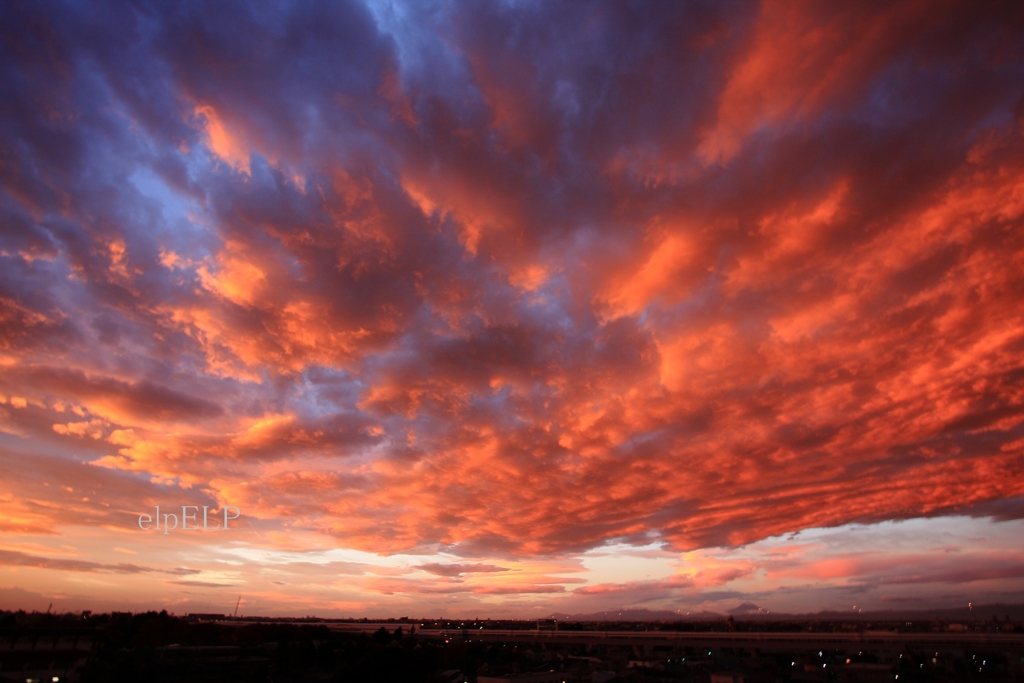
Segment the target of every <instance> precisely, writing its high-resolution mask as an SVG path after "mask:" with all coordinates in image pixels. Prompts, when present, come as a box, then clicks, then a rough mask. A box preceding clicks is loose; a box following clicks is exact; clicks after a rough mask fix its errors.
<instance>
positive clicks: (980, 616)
mask: <svg viewBox="0 0 1024 683" xmlns="http://www.w3.org/2000/svg"><path fill="white" fill-rule="evenodd" d="M729 615H732V616H733V618H735V619H744V620H748V621H749V620H757V621H788V620H791V619H792V620H801V621H806V620H809V619H827V620H837V621H838V620H842V621H853V620H856V621H900V620H907V621H922V620H929V621H930V620H935V619H938V620H951V621H970V620H977V621H991V620H992V618H993V617H995V618H996V619H998V620H1003V619H1006V618H1007V617H1009V618H1010V619H1012V620H1014V621H1024V604H1009V605H1008V604H1003V603H995V604H991V605H974V609H973V610H970V609H968V608H967V607H949V608H940V609H925V610H922V609H912V608H896V609H891V610H873V611H870V612H853V611H849V610H823V611H821V612H806V613H787V612H776V611H774V610H772V611H771V612H769V611H768V610H766V609H764V608H762V607H759V606H758V605H755V604H754V603H751V602H745V603H743V604H741V605H738V606H736V607H734V608H733V609H730V610H728V614H719V613H717V612H707V611H702V612H690V613H687V612H686V611H685V610H680V611H678V612H674V611H671V610H649V609H637V608H623V609H618V610H608V611H607V612H593V613H590V614H565V613H562V612H556V613H554V614H552V615H551V616H550V617H549V618H550V619H557V620H559V621H715V620H724V619H726V618H727V617H728V616H729Z"/></svg>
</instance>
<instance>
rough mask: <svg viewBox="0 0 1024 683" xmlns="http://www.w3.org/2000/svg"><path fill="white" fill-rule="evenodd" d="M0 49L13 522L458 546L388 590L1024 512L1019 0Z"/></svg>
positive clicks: (6, 423) (520, 11)
mask: <svg viewBox="0 0 1024 683" xmlns="http://www.w3.org/2000/svg"><path fill="white" fill-rule="evenodd" d="M0 27H2V28H0V69H2V70H0V82H2V83H3V90H4V92H5V93H7V94H6V95H5V97H4V98H3V102H2V103H0V226H2V227H0V367H2V372H0V430H2V433H0V449H2V453H3V459H2V461H0V467H3V468H4V470H5V471H6V472H7V473H8V474H9V476H5V477H3V478H2V481H3V483H2V484H0V486H3V487H5V488H6V490H3V491H0V495H2V496H4V500H6V501H8V502H10V506H9V508H5V509H9V510H10V511H11V513H10V514H9V515H5V518H4V519H3V520H0V524H2V527H0V531H2V532H3V533H5V534H9V535H11V537H13V538H22V537H25V536H28V535H31V536H33V537H36V536H39V537H43V536H46V535H52V534H59V533H61V531H60V530H61V529H62V528H66V527H67V526H68V525H70V524H76V523H80V524H85V525H94V526H97V527H102V528H105V529H109V530H110V531H109V532H110V533H111V534H123V533H127V530H129V529H131V528H132V526H133V525H134V524H135V519H136V516H137V514H138V512H140V511H143V510H146V509H148V508H149V507H151V506H152V505H154V504H158V503H160V502H161V501H162V500H167V501H169V502H172V503H173V504H177V505H181V504H183V503H187V504H198V505H210V506H217V505H224V504H230V505H237V506H240V507H241V508H242V509H244V510H245V512H246V516H247V518H248V519H250V520H251V526H249V527H246V529H247V531H245V533H251V534H259V533H266V534H271V533H275V534H278V535H277V536H275V537H274V538H277V539H278V540H276V541H274V543H277V544H280V545H281V547H284V546H287V545H288V541H287V540H286V539H287V538H288V536H289V535H290V534H291V535H295V534H297V533H299V532H300V531H302V532H306V531H308V532H310V533H312V534H313V535H314V536H319V537H322V538H323V539H325V542H327V543H329V544H332V545H337V546H339V547H342V548H349V549H354V550H359V551H365V552H368V553H374V554H380V555H389V554H395V553H414V554H416V553H418V554H430V553H440V552H443V553H448V554H450V555H451V556H452V557H462V558H466V561H464V562H451V563H449V564H447V565H442V564H439V563H438V562H436V561H433V560H431V561H428V562H421V563H420V569H421V570H422V572H425V574H418V575H416V577H415V578H413V579H409V578H408V577H404V578H403V577H399V576H392V577H379V578H378V579H375V580H376V581H379V582H380V585H381V586H383V587H384V588H386V590H387V591H391V592H394V591H408V592H417V591H425V592H428V593H429V592H434V591H436V590H441V589H443V588H444V586H445V585H446V584H444V582H448V583H449V584H452V585H453V586H454V585H455V584H458V585H460V586H462V587H463V589H466V590H472V591H473V592H476V593H486V592H490V593H501V592H502V591H508V592H516V591H519V592H524V593H544V592H548V591H555V590H558V591H562V590H566V588H565V586H566V585H568V584H565V583H561V584H557V583H546V582H545V580H544V573H543V572H538V573H536V574H531V575H530V576H529V577H528V578H527V579H522V577H518V578H516V577H513V576H512V575H513V574H515V572H512V573H511V574H510V573H509V571H510V567H511V565H510V563H515V562H520V561H528V560H530V558H533V559H537V558H548V559H551V558H556V559H558V561H562V560H566V558H570V557H579V556H581V554H582V553H585V552H587V551H589V550H593V549H597V548H601V547H604V546H606V545H607V544H609V543H626V544H632V545H636V546H644V545H647V544H650V543H661V544H663V545H664V547H665V548H667V549H668V550H670V551H672V552H674V553H685V552H688V551H697V550H699V549H701V548H710V547H733V546H739V545H743V544H748V543H752V542H756V541H759V540H761V539H766V538H768V537H773V536H778V535H782V534H786V533H791V532H797V531H800V530H801V529H808V528H818V527H834V526H840V525H844V524H849V523H853V522H861V523H874V522H880V521H883V520H899V519H910V518H916V517H922V516H936V515H941V514H950V513H954V512H962V513H967V514H975V515H979V516H989V515H993V516H995V517H997V518H999V519H1016V518H1020V517H1021V515H1022V508H1021V506H1020V503H1019V500H1020V499H1019V498H1018V497H1019V496H1021V495H1024V390H1022V389H1021V387H1022V386H1024V385H1022V382H1021V379H1022V377H1024V365H1022V363H1021V360H1020V359H1021V358H1022V357H1024V353H1022V352H1024V308H1022V306H1021V292H1024V276H1022V275H1021V274H1022V273H1024V230H1022V221H1024V90H1022V89H1021V87H1020V86H1019V85H1018V84H1020V83H1022V82H1024V67H1022V66H1021V65H1022V64H1024V41H1022V39H1021V36H1022V35H1024V12H1022V11H1021V8H1020V7H1018V6H1017V5H1016V4H1014V3H1009V2H1007V3H985V4H984V5H979V4H978V3H957V2H946V3H939V4H936V3H934V2H916V1H904V2H898V3H883V4H879V5H871V4H865V5H860V6H841V7H840V6H836V7H832V6H821V5H818V4H814V3H805V2H774V1H770V0H765V1H764V2H761V3H754V2H737V3H718V4H710V5H709V4H700V3H679V4H678V5H674V6H673V7H671V8H669V7H666V6H665V5H664V4H661V3H639V4H637V3H631V4H627V3H621V2H612V1H607V2H592V3H587V4H585V5H578V4H572V3H567V4H558V3H555V4H552V3H532V4H531V3H510V4H505V3H485V4H479V3H461V2H432V3H408V4H403V3H397V2H372V3H368V4H365V5H364V4H361V3H359V2H345V3H332V4H331V5H330V6H329V7H328V6H323V7H321V6H316V7H314V6H312V5H307V4H303V3H294V4H287V3H286V4H283V5H277V6H275V7H274V8H267V9H260V10H257V9H254V8H253V7H251V6H250V5H249V4H246V3H217V4H215V5H210V4H201V3H178V4H176V5H174V6H166V5H165V4H162V3H123V2H116V1H111V2H105V3H100V4H98V5H91V6H90V7H88V8H85V7H81V6H78V5H75V4H73V3H61V2H52V3H31V4H29V3H7V4H6V5H4V6H3V7H2V8H0ZM68 489H70V491H68ZM89 491H91V492H92V493H89ZM99 491H101V492H102V493H96V492H99ZM83 492H85V493H84V494H83ZM80 494H82V495H80ZM172 499H173V500H172ZM133 515H134V516H133ZM268 538H269V537H268ZM19 552H20V551H19ZM12 557H14V556H12ZM18 557H20V556H18ZM431 557H433V555H431ZM559 558H560V559H559ZM544 561H547V560H544ZM552 561H554V560H552ZM566 561H567V560H566ZM19 562H22V561H21V560H19ZM22 564H24V563H22ZM86 564H88V563H86ZM35 566H42V565H39V564H36V565H35ZM47 566H49V567H51V568H58V566H57V565H53V564H50V565H47ZM62 566H63V565H62ZM89 566H90V567H93V565H91V564H90V565H89ZM114 566H115V565H110V566H108V565H107V564H104V565H102V567H101V566H100V565H99V564H96V565H95V567H93V569H83V571H121V570H118V569H115V568H111V567H114ZM132 566H134V565H132ZM147 566H148V564H147ZM167 566H168V567H169V566H170V565H167ZM175 566H177V565H175ZM858 566H859V565H858ZM82 567H86V565H85V564H83V565H82ZM991 567H992V571H995V572H997V573H999V572H1002V573H1001V574H999V576H1003V577H1013V578H1016V579H1017V580H1018V581H1019V579H1020V577H1021V576H1022V575H1021V573H1020V572H1019V571H1018V569H1019V567H1020V563H1019V558H1016V556H1014V557H1009V556H1007V557H1006V558H1001V559H999V561H998V562H993V563H992V564H991ZM1000 567H1002V569H1000ZM66 569H68V571H73V569H72V568H71V566H70V565H68V566H67V567H66ZM137 570H138V571H148V570H144V569H142V568H137ZM812 570H813V571H817V570H816V569H814V567H813V566H811V567H809V568H808V569H807V571H812ZM861 570H863V567H861V568H860V569H857V571H861ZM709 571H710V570H709ZM723 571H725V570H723ZM728 571H733V570H732V569H730V570H728ZM851 571H852V570H851ZM864 571H866V570H864ZM872 571H873V570H872ZM879 571H881V570H879ZM929 571H934V572H937V574H936V576H938V575H939V574H942V575H943V576H947V577H948V578H947V580H948V581H951V582H956V580H957V579H956V577H957V576H960V575H961V574H960V573H958V572H962V571H963V569H962V568H961V567H959V566H953V565H950V566H948V567H946V566H945V565H943V566H937V567H934V568H933V569H930V570H929ZM943 572H945V573H943ZM727 573H728V572H727ZM740 575H741V574H737V575H736V576H737V577H738V576H740ZM708 576H710V574H709V575H708ZM716 576H717V575H716ZM723 576H724V575H723ZM427 577H434V578H432V579H429V580H427ZM466 577H473V578H472V580H469V579H467V578H466ZM481 577H482V578H481ZM510 577H512V578H510ZM513 579H514V580H513ZM521 579H522V580H521ZM672 580H673V581H677V582H680V581H684V580H683V579H679V578H676V579H672ZM700 580H701V579H699V578H696V577H690V578H687V579H685V581H684V583H685V582H691V583H692V582H697V584H699V583H700ZM439 581H440V582H441V583H438V582H439ZM894 581H895V579H894ZM185 583H188V582H187V581H186V582H185ZM212 583H216V581H213V582H212ZM616 585H619V584H616ZM625 585H626V584H622V586H625ZM678 585H680V586H682V585H683V584H682V583H679V584H678ZM516 586H518V587H519V588H516ZM569 587H570V588H571V585H570V586H569ZM668 588H671V586H669V587H668ZM453 590H454V589H453ZM460 590H461V589H460ZM580 590H584V589H580ZM585 590H587V591H590V592H591V593H594V592H599V591H601V590H604V589H602V588H600V586H599V585H597V584H595V585H594V586H590V587H588V588H586V589H585ZM615 590H620V588H615ZM622 590H625V589H622ZM668 594H669V593H665V595H668ZM581 595H583V593H581Z"/></svg>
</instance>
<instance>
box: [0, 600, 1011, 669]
mask: <svg viewBox="0 0 1024 683" xmlns="http://www.w3.org/2000/svg"><path fill="white" fill-rule="evenodd" d="M996 607H999V608H1002V607H1003V606H996ZM997 611H999V610H996V609H992V608H989V609H987V610H985V609H976V610H975V612H974V613H972V614H971V615H969V616H968V617H967V618H956V615H954V618H949V617H948V615H947V616H943V615H941V614H936V615H932V616H931V618H928V615H911V616H902V617H900V618H898V619H897V618H895V616H894V615H893V614H883V615H859V616H858V618H856V619H849V618H846V619H844V618H840V617H838V616H836V615H826V614H822V615H816V616H815V617H809V618H802V617H790V618H786V619H768V618H766V617H761V618H757V617H753V616H751V617H744V618H741V619H737V618H735V617H728V618H725V617H722V616H717V615H715V616H708V618H706V619H704V620H695V621H596V620H594V621H585V620H577V621H573V620H555V619H545V620H540V621H509V620H504V621H500V620H470V621H454V620H430V619H409V618H402V619H390V620H383V621H370V620H368V619H363V620H327V619H316V618H305V619H271V618H261V617H247V618H232V617H228V616H225V615H215V614H191V615H186V616H174V615H170V614H168V613H166V612H159V613H157V612H146V613H138V614H130V613H113V614H99V615H94V614H91V613H89V612H83V613H80V614H75V613H69V614H62V615H56V614H46V613H26V612H21V611H19V612H0V681H18V682H19V683H26V682H27V683H37V682H40V681H45V682H47V683H61V682H63V681H83V682H84V681H199V682H202V681H227V682H233V681H238V682H257V681H261V682H270V681H274V682H276V683H283V682H286V681H287V682H290V681H339V682H341V681H356V682H358V681H373V682H389V681H394V682H403V683H404V682H407V681H408V682H412V683H437V682H444V683H456V682H458V683H463V682H468V683H474V682H475V683H505V682H508V683H512V682H515V683H558V682H564V683H583V682H586V683H616V682H620V681H632V682H640V681H662V682H669V681H704V682H709V683H738V682H740V681H745V682H748V683H759V682H769V681H771V682H774V681H830V680H836V681H863V682H867V681H897V680H898V681H901V682H902V681H974V680H977V681H982V680H985V681H1019V680H1024V621H1022V620H1021V618H1020V607H1019V606H1007V607H1006V609H1005V610H1003V611H1004V612H1005V613H1004V614H1003V615H1002V616H1000V615H999V614H996V612H997ZM581 616H583V615H581ZM917 617H920V618H917ZM985 617H987V618H985ZM908 619H909V620H908Z"/></svg>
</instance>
